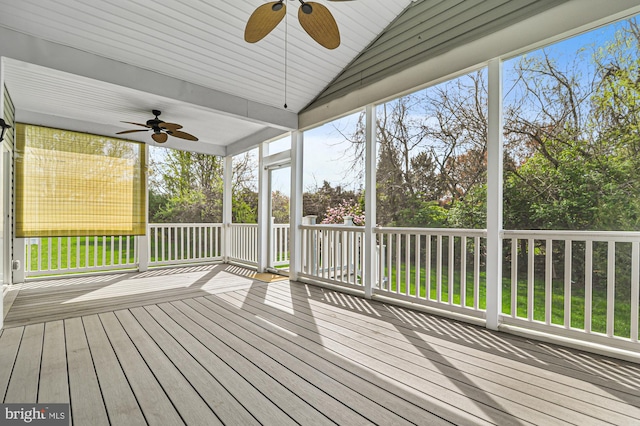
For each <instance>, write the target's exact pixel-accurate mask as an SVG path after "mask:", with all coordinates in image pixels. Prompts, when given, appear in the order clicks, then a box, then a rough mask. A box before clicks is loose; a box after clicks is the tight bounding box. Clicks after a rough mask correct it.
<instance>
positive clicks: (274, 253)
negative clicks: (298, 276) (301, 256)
mask: <svg viewBox="0 0 640 426" xmlns="http://www.w3.org/2000/svg"><path fill="white" fill-rule="evenodd" d="M289 228H290V226H289V224H288V223H272V224H271V257H272V259H271V265H272V266H274V267H284V266H289Z"/></svg>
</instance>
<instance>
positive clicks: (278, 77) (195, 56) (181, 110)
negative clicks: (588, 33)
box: [0, 0, 411, 155]
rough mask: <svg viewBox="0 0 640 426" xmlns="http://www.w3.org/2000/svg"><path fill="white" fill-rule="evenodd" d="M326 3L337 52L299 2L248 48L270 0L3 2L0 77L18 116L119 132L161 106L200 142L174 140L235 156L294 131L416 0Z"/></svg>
mask: <svg viewBox="0 0 640 426" xmlns="http://www.w3.org/2000/svg"><path fill="white" fill-rule="evenodd" d="M318 1H320V2H323V3H324V4H325V5H326V6H327V7H329V8H330V10H331V11H332V13H333V15H334V16H335V18H336V21H337V23H338V26H339V27H340V31H341V39H342V44H341V46H340V47H338V48H337V49H335V50H326V49H324V48H323V47H321V46H320V45H318V44H317V43H315V42H314V41H313V40H312V39H311V38H310V37H309V36H308V35H307V34H306V33H305V32H304V31H303V30H302V28H301V27H300V25H299V23H298V20H297V10H298V6H299V3H298V1H287V2H286V4H287V6H288V11H287V12H288V13H287V17H286V19H285V21H284V22H281V23H280V25H279V26H278V27H277V28H276V29H275V30H274V31H273V32H272V33H271V34H270V35H268V36H267V37H266V38H265V39H263V40H262V41H260V42H258V43H256V44H248V43H246V42H245V41H244V39H243V32H244V26H245V23H246V21H247V19H248V18H249V16H250V15H251V13H252V12H253V10H254V9H255V8H256V7H258V6H260V5H262V4H264V3H265V2H264V1H262V0H243V1H234V2H230V1H222V0H207V1H203V0H188V1H187V0H153V1H152V0H102V1H99V2H85V1H81V0H20V1H15V0H0V11H1V12H0V56H2V57H3V70H2V78H3V80H4V83H5V85H6V86H7V88H8V90H9V93H10V95H11V97H12V100H13V102H14V104H15V107H16V119H17V120H18V121H25V122H32V123H35V124H43V125H49V126H57V127H65V128H67V129H71V130H81V131H93V132H96V133H99V134H106V135H111V134H114V133H115V132H117V131H120V130H126V129H131V128H133V127H132V126H131V125H128V124H124V123H121V121H134V122H145V121H146V120H147V119H150V118H152V115H151V110H152V109H159V110H161V111H162V112H163V114H162V116H161V118H163V119H164V120H165V121H169V122H177V123H180V124H182V125H183V126H184V130H185V131H187V132H189V133H192V134H194V135H196V136H198V137H199V138H200V142H197V143H194V142H187V141H183V140H178V139H174V140H173V142H171V141H170V143H168V144H167V145H169V146H172V145H173V146H174V147H178V148H181V149H189V150H191V149H194V150H198V151H202V152H209V153H214V154H220V155H224V154H226V153H233V152H239V151H241V150H243V149H247V148H249V147H250V146H252V145H255V144H256V143H259V142H261V141H262V140H265V139H269V138H273V137H275V136H277V135H279V134H284V133H286V132H287V131H288V130H291V129H294V128H296V127H297V112H299V111H300V110H301V109H302V108H304V107H305V106H306V105H307V104H309V103H310V102H311V101H312V100H313V99H314V98H315V97H316V96H317V95H318V94H319V93H320V92H321V91H322V90H323V89H324V88H325V87H326V86H327V85H328V84H329V83H330V82H331V81H332V80H333V79H334V78H335V77H336V75H338V74H339V73H340V71H341V70H342V69H343V68H344V67H345V66H347V65H348V64H349V63H350V62H351V61H352V60H353V59H354V58H355V57H356V55H357V54H358V53H359V52H360V51H361V50H363V49H364V48H365V47H366V46H367V45H368V44H369V43H371V42H372V41H373V40H374V39H375V38H376V36H377V35H378V34H379V33H380V32H381V31H382V30H383V29H384V28H385V27H386V26H387V25H388V24H389V23H390V22H391V21H392V20H393V19H394V18H395V17H396V16H397V15H398V14H399V13H400V12H402V10H404V8H405V7H406V6H407V5H408V4H409V3H410V2H411V0H393V1H389V0H360V1H354V2H332V3H329V2H326V1H323V0H318ZM285 39H286V43H285ZM285 48H286V58H287V59H286V66H285ZM285 76H286V87H285ZM285 102H286V104H287V106H288V108H286V109H285V108H284V104H285ZM134 127H135V126H134ZM127 136H130V138H131V139H134V140H140V141H144V142H149V143H152V142H150V137H149V135H148V134H147V133H133V134H130V135H127ZM170 139H172V138H170ZM175 142H177V143H175Z"/></svg>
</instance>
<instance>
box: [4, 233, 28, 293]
mask: <svg viewBox="0 0 640 426" xmlns="http://www.w3.org/2000/svg"><path fill="white" fill-rule="evenodd" d="M24 251H25V239H24V238H14V239H13V262H12V265H11V271H7V272H6V273H7V274H12V275H13V278H12V283H13V284H20V283H23V282H24V280H25V278H26V272H25V271H26V270H27V261H26V259H25V253H24Z"/></svg>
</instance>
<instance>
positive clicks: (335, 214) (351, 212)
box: [320, 200, 364, 226]
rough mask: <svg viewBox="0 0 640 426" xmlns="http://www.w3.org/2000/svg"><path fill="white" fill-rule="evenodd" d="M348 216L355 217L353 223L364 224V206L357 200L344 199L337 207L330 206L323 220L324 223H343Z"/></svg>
mask: <svg viewBox="0 0 640 426" xmlns="http://www.w3.org/2000/svg"><path fill="white" fill-rule="evenodd" d="M346 216H351V217H353V224H354V225H358V226H363V225H364V212H363V211H362V207H360V205H359V204H358V203H357V202H355V201H351V202H347V201H345V200H342V202H341V203H340V204H338V206H337V207H329V208H328V209H327V212H326V214H325V215H324V219H322V222H320V223H324V224H343V223H344V218H345V217H346Z"/></svg>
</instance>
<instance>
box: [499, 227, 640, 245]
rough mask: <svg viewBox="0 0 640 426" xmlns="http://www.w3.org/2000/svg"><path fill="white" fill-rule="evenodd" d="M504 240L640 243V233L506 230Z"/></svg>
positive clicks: (503, 234)
mask: <svg viewBox="0 0 640 426" xmlns="http://www.w3.org/2000/svg"><path fill="white" fill-rule="evenodd" d="M502 236H503V238H522V239H525V238H527V239H528V238H533V239H539V240H547V239H549V240H574V241H617V242H636V241H640V232H631V231H629V232H627V231H558V230H511V229H509V230H504V231H502Z"/></svg>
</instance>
